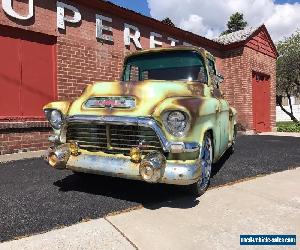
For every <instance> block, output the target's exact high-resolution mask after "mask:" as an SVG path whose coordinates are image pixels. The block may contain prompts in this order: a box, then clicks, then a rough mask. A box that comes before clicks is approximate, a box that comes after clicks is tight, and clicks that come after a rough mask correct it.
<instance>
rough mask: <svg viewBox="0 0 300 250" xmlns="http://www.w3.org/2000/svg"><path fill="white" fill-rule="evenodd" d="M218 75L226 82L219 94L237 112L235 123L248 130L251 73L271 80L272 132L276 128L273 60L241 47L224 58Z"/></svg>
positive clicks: (274, 65)
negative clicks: (263, 75) (264, 75)
mask: <svg viewBox="0 0 300 250" xmlns="http://www.w3.org/2000/svg"><path fill="white" fill-rule="evenodd" d="M219 65H220V72H221V73H222V74H223V75H224V77H225V80H224V82H223V83H222V86H221V88H222V91H223V93H224V96H225V98H226V99H227V100H228V101H229V103H230V105H232V106H233V107H235V108H236V109H237V111H238V122H239V123H241V124H242V126H243V127H245V128H246V129H248V130H252V129H253V110H252V109H253V107H252V72H253V71H256V72H259V73H263V74H266V75H269V76H270V83H271V93H270V96H271V103H270V108H271V118H270V119H271V129H274V128H275V127H276V96H275V95H276V93H275V92H276V88H275V86H276V59H275V58H273V57H270V56H269V55H266V54H262V53H261V52H258V51H256V50H254V49H252V48H249V47H244V48H239V49H235V50H231V51H227V52H225V53H224V54H223V58H222V59H221V62H220V64H219Z"/></svg>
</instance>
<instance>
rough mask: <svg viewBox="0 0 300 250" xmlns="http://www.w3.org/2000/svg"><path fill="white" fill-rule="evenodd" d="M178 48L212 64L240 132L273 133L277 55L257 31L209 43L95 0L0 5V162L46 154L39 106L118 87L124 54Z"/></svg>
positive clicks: (13, 0) (18, 0)
mask: <svg viewBox="0 0 300 250" xmlns="http://www.w3.org/2000/svg"><path fill="white" fill-rule="evenodd" d="M182 44H192V45H195V46H200V47H203V48H205V49H207V50H208V51H210V52H211V53H212V54H213V55H215V56H216V57H217V65H218V69H219V72H220V73H221V74H223V75H224V77H225V81H224V82H223V84H222V89H223V91H224V95H225V97H226V98H227V99H228V100H229V102H230V103H231V105H233V106H234V107H235V108H237V110H238V112H239V114H238V120H239V122H240V123H241V124H242V126H244V127H245V128H246V129H250V130H252V129H254V130H258V131H267V130H272V129H273V128H274V127H275V109H276V105H275V80H276V73H275V62H276V57H277V52H276V48H275V46H274V44H273V42H272V40H271V38H270V36H269V34H268V31H267V30H266V28H265V26H264V25H262V26H260V27H258V28H256V29H253V28H248V29H246V30H244V31H239V32H235V33H232V34H229V35H226V36H223V37H220V38H219V39H217V40H209V39H207V38H204V37H201V36H198V35H195V34H193V33H190V32H187V31H183V30H181V29H178V28H176V27H170V26H168V25H165V24H163V23H161V22H160V21H157V20H155V19H152V18H149V17H145V16H142V15H140V14H138V13H135V12H133V11H130V10H127V9H124V8H121V7H119V6H116V5H114V4H111V3H109V2H105V1H101V0H72V1H69V0H61V1H54V0H53V1H45V0H35V1H33V0H27V1H23V0H2V5H1V6H0V51H1V57H0V86H1V91H0V154H7V153H13V152H17V151H20V150H22V151H26V150H38V149H45V148H47V147H48V142H47V137H48V136H49V134H50V133H51V129H50V128H49V125H48V123H47V122H46V121H45V119H44V115H43V113H42V106H43V105H44V104H46V103H48V102H50V101H52V100H63V99H74V98H76V97H77V96H78V95H80V93H81V91H82V90H83V88H84V87H85V85H86V84H87V83H90V82H93V81H97V80H117V79H119V76H120V72H121V69H122V61H123V58H124V55H126V54H127V53H129V52H131V51H135V50H137V49H147V48H150V47H157V46H163V47H166V46H175V45H182Z"/></svg>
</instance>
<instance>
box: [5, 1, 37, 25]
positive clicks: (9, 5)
mask: <svg viewBox="0 0 300 250" xmlns="http://www.w3.org/2000/svg"><path fill="white" fill-rule="evenodd" d="M28 5H29V11H28V15H27V16H21V15H19V14H18V13H17V12H15V11H14V10H13V7H12V0H2V8H3V10H4V11H5V12H6V14H7V15H9V16H11V17H14V18H17V19H20V20H28V19H30V18H32V17H33V0H29V1H28Z"/></svg>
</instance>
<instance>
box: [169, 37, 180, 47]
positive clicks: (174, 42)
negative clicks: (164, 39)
mask: <svg viewBox="0 0 300 250" xmlns="http://www.w3.org/2000/svg"><path fill="white" fill-rule="evenodd" d="M168 41H171V46H172V47H174V46H176V43H178V42H179V41H178V40H176V39H174V38H172V37H168Z"/></svg>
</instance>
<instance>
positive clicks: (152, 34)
mask: <svg viewBox="0 0 300 250" xmlns="http://www.w3.org/2000/svg"><path fill="white" fill-rule="evenodd" d="M155 37H159V38H161V37H162V35H160V34H157V33H155V32H150V49H153V48H155V47H156V45H158V46H162V42H159V41H156V40H155Z"/></svg>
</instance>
